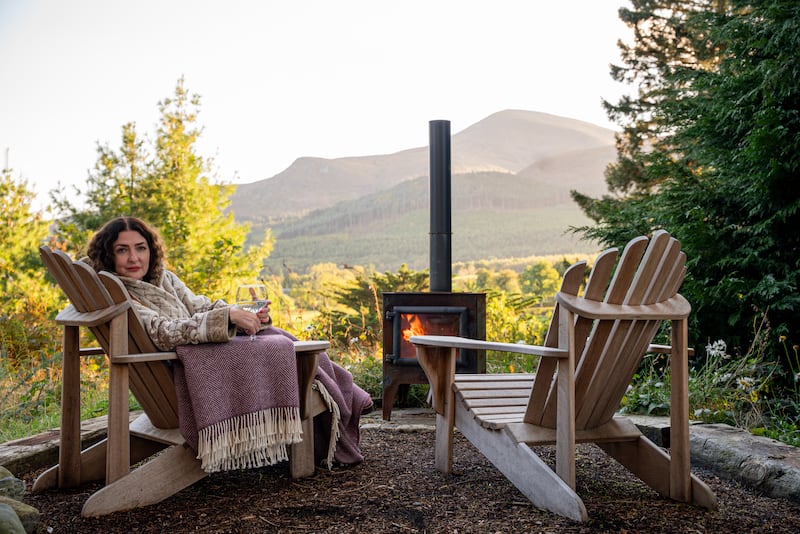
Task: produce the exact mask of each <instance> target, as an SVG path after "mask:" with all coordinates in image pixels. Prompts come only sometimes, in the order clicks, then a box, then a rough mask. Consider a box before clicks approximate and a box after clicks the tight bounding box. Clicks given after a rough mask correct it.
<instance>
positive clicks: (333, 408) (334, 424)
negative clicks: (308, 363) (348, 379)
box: [311, 380, 342, 469]
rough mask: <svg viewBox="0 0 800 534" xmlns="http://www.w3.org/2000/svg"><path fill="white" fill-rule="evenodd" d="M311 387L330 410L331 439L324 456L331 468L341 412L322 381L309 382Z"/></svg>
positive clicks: (337, 440) (337, 439) (326, 463)
mask: <svg viewBox="0 0 800 534" xmlns="http://www.w3.org/2000/svg"><path fill="white" fill-rule="evenodd" d="M311 387H312V389H316V390H317V391H319V394H320V396H322V400H323V402H325V405H326V406H327V407H328V411H329V412H331V439H330V440H329V441H328V456H327V457H326V458H325V465H326V466H327V467H328V469H332V468H333V454H334V453H335V452H336V444H337V443H338V442H339V435H340V433H341V431H340V429H339V421H341V419H342V414H341V412H340V411H339V405H338V404H336V401H335V400H333V397H332V396H331V394H330V393H329V392H328V390H327V389H326V388H325V386H324V385H322V382H320V381H319V380H314V382H313V383H312V384H311Z"/></svg>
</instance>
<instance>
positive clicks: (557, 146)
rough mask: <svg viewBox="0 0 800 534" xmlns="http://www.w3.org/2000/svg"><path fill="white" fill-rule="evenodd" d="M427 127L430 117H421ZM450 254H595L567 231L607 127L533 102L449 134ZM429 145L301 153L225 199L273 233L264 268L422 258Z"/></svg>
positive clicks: (606, 139) (608, 149)
mask: <svg viewBox="0 0 800 534" xmlns="http://www.w3.org/2000/svg"><path fill="white" fill-rule="evenodd" d="M422 127H427V125H423V126H422ZM451 152H452V207H453V214H452V229H453V238H452V248H453V261H454V262H467V261H473V260H481V259H489V258H507V257H527V256H533V255H552V254H569V253H575V252H592V251H594V250H595V249H596V248H597V247H596V246H594V245H593V244H591V243H586V242H582V241H580V240H579V238H578V237H577V236H575V235H573V234H571V233H569V231H568V230H569V228H570V227H571V226H580V225H584V224H588V223H589V222H590V221H589V220H588V219H587V218H586V217H585V216H584V215H583V214H582V212H581V211H580V209H579V208H578V207H577V206H576V205H575V204H574V203H573V202H572V200H571V198H570V190H573V189H576V190H578V191H581V192H582V193H586V194H590V195H592V196H599V195H602V194H603V193H604V192H605V190H606V187H605V182H604V179H603V171H604V169H605V167H606V166H607V165H608V164H609V163H610V162H612V161H614V159H615V158H616V151H615V148H614V133H613V131H611V130H608V129H605V128H601V127H599V126H595V125H592V124H588V123H585V122H581V121H577V120H574V119H567V118H564V117H557V116H553V115H548V114H545V113H538V112H532V111H520V110H507V111H501V112H498V113H495V114H493V115H490V116H489V117H487V118H485V119H483V120H482V121H479V122H478V123H476V124H474V125H472V126H470V127H468V128H466V129H465V130H463V131H461V132H457V133H454V134H453V135H452V149H451ZM428 166H429V160H428V147H419V148H411V149H408V150H404V151H400V152H397V153H394V154H387V155H377V156H362V157H351V158H347V157H345V158H336V159H322V158H311V157H307V158H300V159H298V160H296V161H295V162H294V163H293V164H292V165H291V166H289V167H288V168H287V169H286V170H285V171H283V172H281V173H280V174H277V175H276V176H273V177H271V178H267V179H264V180H260V181H257V182H253V183H249V184H243V185H240V186H238V187H237V190H236V192H235V194H234V195H233V196H232V205H231V209H232V211H233V214H234V217H235V218H236V219H237V221H240V222H249V223H251V224H252V226H253V233H252V234H251V235H252V236H253V238H254V239H255V238H258V237H260V236H263V231H264V229H265V228H267V227H269V228H271V229H272V232H273V234H274V235H275V237H276V245H275V250H274V251H273V253H272V254H271V256H270V258H269V259H268V261H267V267H268V268H269V269H270V270H271V271H273V272H277V271H279V270H283V269H287V268H288V269H292V270H296V271H305V270H306V269H307V268H308V267H309V266H310V265H313V264H316V263H336V264H340V265H341V264H348V265H372V266H374V267H375V268H376V269H378V270H379V271H395V270H397V269H398V268H399V267H400V265H401V264H404V263H405V264H407V265H408V266H409V267H411V268H413V269H424V268H427V267H428V254H429V244H428V233H429V198H428V197H429V180H428V176H427V175H428Z"/></svg>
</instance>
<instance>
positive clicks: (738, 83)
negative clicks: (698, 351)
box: [574, 0, 800, 348]
mask: <svg viewBox="0 0 800 534" xmlns="http://www.w3.org/2000/svg"><path fill="white" fill-rule="evenodd" d="M632 4H633V9H631V10H621V18H622V19H623V20H625V21H626V22H628V23H629V24H630V25H632V27H634V29H635V43H634V44H633V45H632V46H630V47H625V46H623V47H622V51H623V59H624V60H625V66H624V67H617V68H615V69H614V70H613V71H612V75H614V77H615V78H616V79H617V80H626V81H630V82H638V83H640V87H641V89H640V91H639V95H638V97H637V98H624V99H622V100H621V101H620V102H619V103H618V104H617V105H610V104H609V105H608V106H607V109H608V111H609V116H611V117H612V118H614V119H615V120H617V122H619V123H621V125H622V126H623V132H622V133H621V134H620V135H619V136H618V160H617V162H616V163H615V164H613V165H611V166H610V167H609V169H608V171H607V173H606V180H607V182H608V185H609V191H610V193H611V194H609V195H607V196H605V197H603V198H601V199H592V198H589V197H586V196H584V195H580V194H579V193H574V198H575V199H576V200H577V201H578V202H579V204H580V205H581V207H582V208H583V209H584V211H585V212H586V213H587V215H589V216H590V217H591V218H592V219H594V220H595V221H596V222H597V223H598V225H597V226H595V227H591V228H589V227H586V228H582V229H580V231H582V232H583V233H584V234H586V235H588V236H591V237H593V238H596V239H599V240H601V241H603V242H604V243H607V244H612V245H620V244H622V243H623V242H624V241H626V240H627V239H628V238H630V237H631V236H633V235H636V234H639V233H649V232H651V231H652V230H655V229H657V228H665V229H667V230H669V231H670V232H671V233H673V235H675V236H676V237H678V238H679V239H680V240H681V242H682V244H683V247H684V250H685V251H686V253H687V255H688V258H689V264H688V270H689V275H688V277H687V280H686V282H685V284H684V287H683V289H682V292H683V293H684V294H685V295H686V296H687V297H688V298H689V299H690V301H691V302H692V304H693V307H694V314H693V318H694V320H695V324H694V325H693V326H694V327H693V332H694V333H695V335H696V336H698V337H699V336H700V335H702V336H703V337H702V338H700V339H699V341H701V342H702V341H705V338H706V337H712V338H714V339H716V338H718V337H724V338H725V339H727V340H728V341H729V343H731V344H735V345H738V346H740V347H742V348H746V346H747V343H748V342H749V339H748V337H747V336H748V334H749V333H751V332H752V327H751V322H752V318H753V316H754V315H758V314H762V313H767V312H769V316H770V318H771V320H772V325H773V327H774V328H776V329H777V330H778V333H781V334H790V335H791V334H794V335H795V337H796V336H797V335H798V328H800V323H799V322H798V314H797V310H798V306H800V300H798V294H797V289H798V283H800V279H799V273H800V247H798V245H799V244H800V243H798V233H797V230H796V229H797V228H798V225H799V223H800V220H798V217H799V216H798V207H800V184H799V183H798V173H799V171H800V111H799V110H800V91H799V89H800V56H798V54H797V52H796V51H797V50H798V49H800V5H798V4H797V2H795V1H791V0H765V1H760V2H753V1H750V2H744V1H738V0H731V1H726V2H723V1H718V2H712V1H696V2H650V1H638V0H636V1H633V2H632Z"/></svg>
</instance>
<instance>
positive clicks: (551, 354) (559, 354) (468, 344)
mask: <svg viewBox="0 0 800 534" xmlns="http://www.w3.org/2000/svg"><path fill="white" fill-rule="evenodd" d="M409 341H411V343H412V344H414V345H421V346H424V347H446V348H456V349H475V350H495V351H498V352H513V353H516V354H532V355H534V356H543V357H548V358H566V357H567V356H568V355H569V354H568V352H567V350H566V349H559V348H556V347H542V346H539V345H526V344H525V343H498V342H495V341H482V340H479V339H468V338H464V337H458V336H411V338H410V339H409Z"/></svg>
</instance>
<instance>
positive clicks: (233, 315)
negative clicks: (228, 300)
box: [228, 306, 261, 336]
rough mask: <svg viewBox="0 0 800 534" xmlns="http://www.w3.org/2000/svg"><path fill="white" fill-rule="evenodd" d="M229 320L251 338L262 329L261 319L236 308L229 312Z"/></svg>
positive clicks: (233, 307) (232, 307)
mask: <svg viewBox="0 0 800 534" xmlns="http://www.w3.org/2000/svg"><path fill="white" fill-rule="evenodd" d="M228 318H229V319H230V322H231V323H233V324H234V325H236V327H237V328H238V329H239V330H241V331H242V332H244V333H245V334H250V335H251V336H252V335H253V334H255V333H256V332H258V330H259V328H261V319H260V318H259V316H258V315H256V314H255V313H253V312H250V311H247V310H243V309H241V308H237V307H235V306H231V308H230V309H229V310H228Z"/></svg>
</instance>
